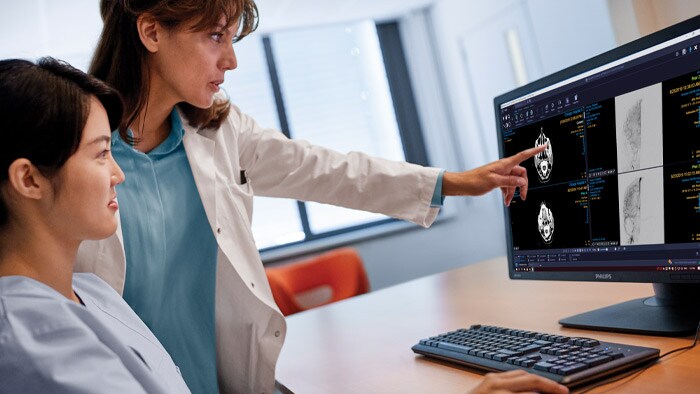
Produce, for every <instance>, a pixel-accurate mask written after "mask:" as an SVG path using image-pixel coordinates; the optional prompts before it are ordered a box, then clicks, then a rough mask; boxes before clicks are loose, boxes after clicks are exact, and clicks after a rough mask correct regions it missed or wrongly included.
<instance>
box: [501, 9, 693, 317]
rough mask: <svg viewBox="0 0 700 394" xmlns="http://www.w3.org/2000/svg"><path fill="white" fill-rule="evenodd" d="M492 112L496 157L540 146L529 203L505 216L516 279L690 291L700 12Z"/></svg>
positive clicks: (516, 95) (526, 89) (532, 163)
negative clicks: (640, 284) (669, 286)
mask: <svg viewBox="0 0 700 394" xmlns="http://www.w3.org/2000/svg"><path fill="white" fill-rule="evenodd" d="M495 110H496V118H497V124H498V129H499V148H500V154H501V156H502V157H505V156H510V155H513V154H515V153H517V152H519V151H521V150H523V149H527V148H531V147H533V146H540V145H545V144H546V145H547V148H546V149H545V150H544V151H543V152H542V153H540V154H538V155H537V156H536V157H535V158H534V159H533V160H528V161H527V162H525V163H523V166H525V167H526V169H527V171H528V183H529V190H528V194H527V200H526V201H521V200H520V199H519V195H518V194H516V196H515V197H516V198H515V199H514V200H513V202H512V203H511V204H510V206H509V207H508V208H506V211H505V219H506V236H507V241H508V245H507V247H508V262H509V266H510V267H509V271H510V276H511V278H514V279H559V280H592V281H596V280H597V281H611V282H617V281H624V282H650V283H679V284H680V283H694V284H696V285H692V286H686V287H691V288H693V289H697V287H698V286H697V283H700V17H698V18H694V19H691V20H688V21H685V22H683V23H681V24H678V25H675V26H672V27H670V28H668V29H665V30H662V31H660V32H657V33H655V34H653V35H650V36H647V37H645V38H642V39H640V40H637V41H634V42H632V43H630V44H627V45H625V46H622V47H619V48H617V49H615V50H612V51H610V52H607V53H604V54H602V55H600V56H597V57H595V58H592V59H590V60H587V61H585V62H582V63H580V64H577V65H575V66H573V67H570V68H568V69H565V70H563V71H561V72H558V73H556V74H553V75H550V76H548V77H545V78H543V79H541V80H538V81H536V82H533V83H531V84H529V85H526V86H523V87H521V88H518V89H516V90H513V91H511V92H508V93H506V94H503V95H501V96H499V97H497V98H496V99H495ZM694 291H696V290H694ZM697 299H698V298H696V299H695V300H697ZM695 309H697V307H695ZM694 324H695V325H697V320H695V323H694Z"/></svg>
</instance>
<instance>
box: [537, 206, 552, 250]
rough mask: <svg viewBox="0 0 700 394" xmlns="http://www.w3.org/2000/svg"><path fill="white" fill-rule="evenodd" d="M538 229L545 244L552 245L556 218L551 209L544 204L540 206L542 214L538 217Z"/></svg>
mask: <svg viewBox="0 0 700 394" xmlns="http://www.w3.org/2000/svg"><path fill="white" fill-rule="evenodd" d="M537 229H538V231H539V232H540V236H541V237H542V240H543V241H544V243H546V244H550V243H552V236H553V235H554V216H553V215H552V210H551V209H549V208H548V207H547V204H545V203H544V202H542V203H541V204H540V213H539V214H538V215H537Z"/></svg>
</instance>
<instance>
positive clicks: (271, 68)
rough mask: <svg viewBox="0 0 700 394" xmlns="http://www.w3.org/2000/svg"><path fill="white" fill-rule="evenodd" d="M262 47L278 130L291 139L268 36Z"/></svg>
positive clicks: (304, 222) (302, 209)
mask: <svg viewBox="0 0 700 394" xmlns="http://www.w3.org/2000/svg"><path fill="white" fill-rule="evenodd" d="M263 47H264V48H265V59H266V60H267V70H268V72H269V73H270V81H271V82H272V92H273V94H274V96H275V105H276V107H277V115H278V116H279V121H280V129H282V133H284V135H286V136H287V138H291V132H290V130H289V121H288V120H287V111H286V109H285V107H284V99H283V98H282V87H281V86H280V80H279V75H278V74H277V65H276V64H275V56H274V54H273V53H272V42H271V41H270V37H269V36H265V37H263ZM297 207H298V208H299V217H300V219H301V226H302V228H303V229H304V238H305V239H306V240H309V239H311V237H312V234H311V226H310V225H309V216H308V214H307V213H306V203H304V202H303V201H297Z"/></svg>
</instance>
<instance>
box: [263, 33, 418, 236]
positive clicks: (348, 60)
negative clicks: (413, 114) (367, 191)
mask: <svg viewBox="0 0 700 394" xmlns="http://www.w3.org/2000/svg"><path fill="white" fill-rule="evenodd" d="M271 42H272V48H273V51H274V55H275V60H276V64H277V70H278V73H279V79H280V85H281V88H282V95H283V98H284V102H285V108H286V110H287V117H288V120H289V125H290V133H291V135H292V137H293V138H296V139H306V140H309V141H311V142H312V143H314V144H317V145H322V146H325V147H328V148H331V149H335V150H337V151H340V152H344V153H345V152H349V151H360V152H365V153H368V154H370V155H373V156H379V157H384V158H387V159H392V160H404V159H405V157H404V153H403V147H402V145H401V137H400V134H399V129H398V125H397V123H396V117H395V114H394V106H393V102H392V100H391V94H390V91H389V84H388V82H387V78H386V71H385V69H384V60H383V58H382V53H381V49H380V46H379V39H378V37H377V31H376V28H375V25H374V23H373V22H371V21H365V22H357V23H351V24H343V25H334V26H323V27H316V28H311V29H302V30H296V31H285V32H282V33H277V34H273V35H272V36H271ZM307 212H308V215H309V225H310V227H311V231H312V232H313V233H320V232H324V231H329V230H336V229H339V228H343V227H347V226H353V225H357V224H362V223H367V222H370V221H374V220H378V219H381V218H383V216H381V215H376V214H369V213H365V212H358V211H351V210H348V209H343V208H337V207H332V206H328V205H321V204H315V203H309V204H307Z"/></svg>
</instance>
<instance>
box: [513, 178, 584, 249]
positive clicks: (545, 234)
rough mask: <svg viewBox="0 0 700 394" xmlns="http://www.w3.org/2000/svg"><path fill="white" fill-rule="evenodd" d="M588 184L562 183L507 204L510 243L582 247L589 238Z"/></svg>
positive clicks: (530, 246) (532, 246) (520, 246)
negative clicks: (510, 231)
mask: <svg viewBox="0 0 700 394" xmlns="http://www.w3.org/2000/svg"><path fill="white" fill-rule="evenodd" d="M587 194H588V186H587V184H586V182H585V181H577V182H570V183H561V184H557V185H552V186H546V187H542V188H538V189H531V190H530V191H529V192H528V195H527V200H526V201H521V200H519V199H517V200H513V202H512V203H511V206H510V219H511V223H512V229H513V232H512V236H513V245H514V247H515V248H517V249H520V250H531V249H553V248H569V247H581V246H583V245H586V244H588V242H589V241H590V235H589V226H588V199H587Z"/></svg>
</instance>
